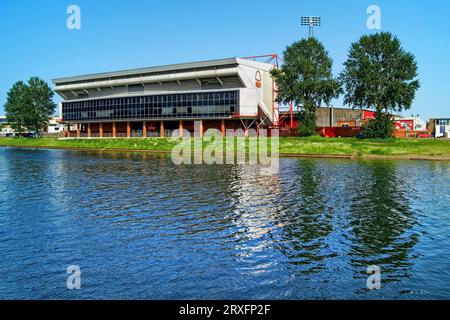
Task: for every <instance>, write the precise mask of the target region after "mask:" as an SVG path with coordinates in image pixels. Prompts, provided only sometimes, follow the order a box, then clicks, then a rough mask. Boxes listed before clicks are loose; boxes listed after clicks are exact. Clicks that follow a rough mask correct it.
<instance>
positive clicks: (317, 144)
mask: <svg viewBox="0 0 450 320" xmlns="http://www.w3.org/2000/svg"><path fill="white" fill-rule="evenodd" d="M178 143H179V141H178V140H176V139H175V140H173V139H158V138H149V139H104V140H98V139H92V140H57V139H54V138H40V139H28V138H0V146H10V147H32V148H33V147H38V148H66V149H98V150H133V151H136V150H142V151H164V152H168V151H171V150H172V148H173V147H174V146H175V145H177V144H178ZM204 145H207V144H206V143H204ZM280 154H281V155H291V156H295V155H299V156H302V155H303V156H305V155H315V156H352V157H386V158H390V157H392V158H427V159H428V158H430V159H434V158H435V159H444V160H450V140H426V139H422V140H419V139H389V140H360V139H355V138H333V139H327V138H322V137H309V138H280Z"/></svg>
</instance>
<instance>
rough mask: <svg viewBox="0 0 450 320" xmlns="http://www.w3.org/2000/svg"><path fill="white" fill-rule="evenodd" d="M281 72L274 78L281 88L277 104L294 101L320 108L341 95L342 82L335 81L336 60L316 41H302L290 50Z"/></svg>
mask: <svg viewBox="0 0 450 320" xmlns="http://www.w3.org/2000/svg"><path fill="white" fill-rule="evenodd" d="M283 61H284V63H283V65H282V66H281V69H274V70H273V71H272V75H273V77H274V78H275V82H276V84H277V87H278V97H277V101H278V102H280V103H288V102H291V101H292V102H293V103H294V104H295V105H296V106H297V107H300V108H302V107H303V108H306V109H308V108H309V107H313V108H315V107H318V106H320V105H321V104H322V103H326V104H328V103H329V102H330V101H331V99H332V98H334V97H336V96H338V95H339V93H340V85H339V82H338V81H337V80H336V79H334V78H333V74H332V66H333V61H332V59H331V58H330V57H329V56H328V52H327V51H326V50H325V48H324V46H323V44H322V43H321V42H319V40H317V39H315V38H309V39H302V40H300V41H298V42H295V43H293V44H292V45H291V46H289V47H287V48H286V50H285V51H284V53H283Z"/></svg>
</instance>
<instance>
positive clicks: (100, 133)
mask: <svg viewBox="0 0 450 320" xmlns="http://www.w3.org/2000/svg"><path fill="white" fill-rule="evenodd" d="M99 136H100V138H103V122H100V123H99Z"/></svg>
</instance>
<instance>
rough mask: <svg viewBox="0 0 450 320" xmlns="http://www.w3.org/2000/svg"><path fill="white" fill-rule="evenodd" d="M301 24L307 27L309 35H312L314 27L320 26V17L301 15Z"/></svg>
mask: <svg viewBox="0 0 450 320" xmlns="http://www.w3.org/2000/svg"><path fill="white" fill-rule="evenodd" d="M301 24H302V26H305V27H309V37H310V38H312V37H314V27H320V25H321V18H320V17H302V18H301Z"/></svg>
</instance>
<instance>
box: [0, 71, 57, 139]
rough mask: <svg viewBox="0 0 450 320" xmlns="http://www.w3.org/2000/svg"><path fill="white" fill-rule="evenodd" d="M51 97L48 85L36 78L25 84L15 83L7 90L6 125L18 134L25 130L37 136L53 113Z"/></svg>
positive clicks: (52, 94) (51, 92)
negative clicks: (8, 124) (9, 125)
mask: <svg viewBox="0 0 450 320" xmlns="http://www.w3.org/2000/svg"><path fill="white" fill-rule="evenodd" d="M53 96H54V92H53V91H52V89H51V88H50V87H49V86H48V84H47V83H46V82H45V81H44V80H42V79H39V78H37V77H33V78H31V79H30V80H28V83H27V84H25V83H24V82H22V81H18V82H16V83H15V84H14V85H13V86H12V88H11V89H10V90H9V92H8V96H7V101H6V104H5V111H6V117H7V120H8V123H10V124H11V126H12V128H13V129H14V130H15V131H16V132H18V133H20V134H22V133H24V132H25V131H26V130H32V131H33V132H35V133H36V134H38V133H39V132H40V131H42V130H43V129H44V128H46V127H47V125H48V121H49V118H50V117H51V116H52V115H53V114H54V112H55V108H56V104H55V103H54V102H53Z"/></svg>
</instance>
